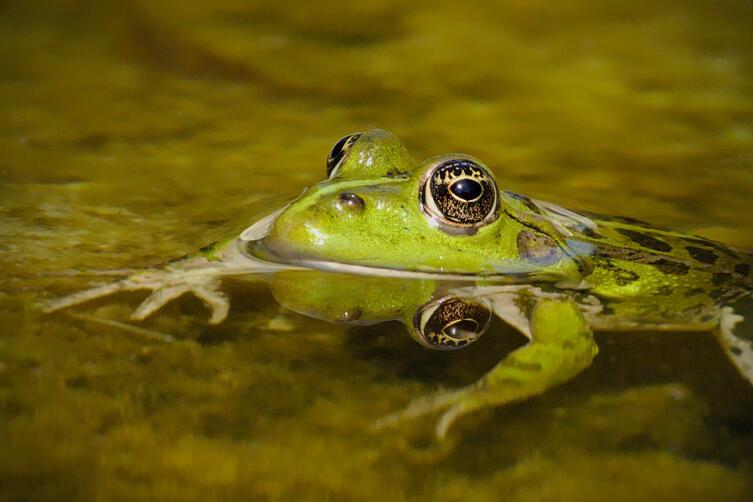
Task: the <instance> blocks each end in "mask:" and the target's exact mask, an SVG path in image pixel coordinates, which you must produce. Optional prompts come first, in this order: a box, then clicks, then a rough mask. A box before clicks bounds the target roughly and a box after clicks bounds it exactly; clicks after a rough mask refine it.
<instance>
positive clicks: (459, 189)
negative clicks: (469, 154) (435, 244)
mask: <svg viewBox="0 0 753 502" xmlns="http://www.w3.org/2000/svg"><path fill="white" fill-rule="evenodd" d="M419 199H420V203H421V208H422V209H423V211H424V213H426V215H427V216H429V218H431V219H432V221H433V222H434V223H436V224H437V226H439V228H441V229H442V230H444V231H446V232H448V233H466V234H472V233H475V232H476V230H477V229H478V228H479V227H482V226H484V225H487V224H489V223H491V222H492V221H494V220H496V219H497V216H498V193H497V184H496V183H495V182H494V178H493V177H492V175H491V173H489V171H487V170H486V168H484V167H483V166H481V165H480V164H478V163H477V162H474V161H473V160H470V159H451V160H446V161H443V162H441V163H439V164H438V165H436V166H433V167H432V168H431V169H430V170H429V171H428V172H427V173H426V175H425V176H424V182H423V184H422V186H421V192H420V196H419Z"/></svg>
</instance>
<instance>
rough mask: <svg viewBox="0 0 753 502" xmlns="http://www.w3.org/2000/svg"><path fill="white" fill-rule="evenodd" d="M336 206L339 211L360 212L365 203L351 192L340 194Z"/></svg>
mask: <svg viewBox="0 0 753 502" xmlns="http://www.w3.org/2000/svg"><path fill="white" fill-rule="evenodd" d="M337 206H338V207H339V208H340V209H348V210H351V211H358V212H360V211H363V209H364V207H366V203H365V202H364V201H363V199H362V198H361V197H359V196H358V195H356V194H354V193H353V192H342V193H341V194H340V195H339V196H338V198H337Z"/></svg>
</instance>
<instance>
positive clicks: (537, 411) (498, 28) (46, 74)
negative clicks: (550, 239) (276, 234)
mask: <svg viewBox="0 0 753 502" xmlns="http://www.w3.org/2000/svg"><path fill="white" fill-rule="evenodd" d="M751 26H753V3H751V2H743V1H732V0H720V1H717V2H702V1H697V0H688V1H682V2H681V1H669V0H652V1H643V0H638V1H632V2H614V1H597V0H574V1H570V2H564V3H563V2H546V1H539V0H526V1H522V0H507V1H502V2H483V1H464V2H455V1H449V0H447V1H442V0H440V1H430V2H429V1H422V0H417V1H413V2H398V1H394V0H379V1H363V2H335V1H322V0H316V1H312V2H295V1H289V0H281V1H276V2H261V1H258V2H254V1H241V0H235V1H215V2H209V1H196V0H188V1H183V2H180V3H179V4H178V3H175V2H168V1H164V0H152V1H146V0H143V1H139V0H120V1H90V0H79V1H76V0H45V1H41V0H23V1H20V0H19V1H13V0H3V1H0V107H1V109H2V113H0V152H1V156H0V326H2V328H0V445H2V447H0V498H3V497H6V498H9V499H23V500H32V499H49V498H56V499H61V498H62V499H73V498H83V499H87V500H114V499H119V498H122V499H133V498H143V497H154V498H160V499H165V498H169V499H185V500H193V499H202V500H207V499H215V498H227V497H230V498H232V497H237V498H244V499H245V498H250V497H259V498H280V497H283V498H285V497H293V496H304V497H309V498H313V499H322V498H332V499H349V498H368V497H373V496H374V495H375V494H380V495H382V496H387V495H390V496H391V497H393V498H395V499H407V498H411V499H412V498H415V497H424V498H434V499H441V500H460V499H465V498H473V499H488V500H498V499H499V497H500V495H502V494H504V496H505V498H509V499H511V500H560V499H562V498H564V497H565V496H569V497H571V498H572V497H574V496H576V495H577V496H578V498H580V499H594V500H597V499H603V497H605V496H607V495H609V496H610V497H611V498H614V499H616V500H623V499H624V500H630V499H632V498H634V497H637V496H644V497H649V496H651V497H653V498H658V499H670V498H673V497H678V498H684V499H692V498H694V497H704V498H706V499H708V500H735V499H739V500H744V499H747V500H750V498H751V497H753V495H751V494H753V487H751V481H750V480H751V479H752V477H751V469H752V468H753V467H752V465H753V464H752V462H751V456H750V455H751V454H750V452H751V451H753V435H752V434H751V430H753V427H752V424H753V404H752V403H753V396H752V395H751V390H750V389H749V388H748V387H745V386H744V385H743V384H742V383H740V382H738V380H736V379H737V377H736V376H735V375H734V370H733V369H730V368H728V367H727V365H726V362H725V361H724V359H723V356H722V355H721V354H720V353H719V351H718V349H717V348H716V346H715V342H714V340H713V339H711V337H704V336H701V335H692V336H691V335H688V336H685V337H674V335H672V336H666V335H658V334H655V335H647V336H645V337H642V338H635V339H632V338H631V339H628V341H625V340H624V339H621V338H614V339H612V338H605V339H603V340H601V342H600V343H602V347H603V348H602V355H601V356H600V359H599V361H600V362H598V363H597V364H596V365H595V367H594V368H592V370H589V373H588V374H587V375H585V376H584V378H583V379H582V380H581V381H580V383H575V384H574V385H571V386H568V387H567V388H566V390H565V391H563V392H562V393H559V394H557V395H555V396H548V397H545V398H543V399H542V400H539V401H537V402H534V403H526V404H524V405H521V406H519V407H517V408H513V409H512V410H501V411H495V412H490V413H487V414H486V415H485V416H483V417H481V418H473V419H469V421H468V422H467V424H468V425H465V423H464V425H463V426H460V427H459V429H460V430H461V432H459V433H458V434H457V436H456V441H455V443H453V444H452V445H450V446H447V445H445V446H437V445H435V444H433V443H431V441H429V440H428V439H427V440H426V441H425V442H424V443H419V444H415V442H411V441H408V440H406V439H405V438H404V437H403V434H402V431H397V432H396V431H392V432H391V433H389V434H380V435H377V434H374V433H372V432H370V429H369V427H370V424H371V423H372V421H373V419H374V418H375V417H376V416H380V415H382V414H384V413H387V412H389V411H392V410H394V409H396V408H399V407H400V406H402V405H404V404H405V403H406V402H407V401H408V400H409V399H410V397H412V396H414V395H418V394H422V393H425V392H429V391H431V390H434V389H436V387H437V385H438V384H443V385H446V386H456V385H458V384H461V383H467V382H471V381H474V380H475V379H476V378H477V377H478V375H480V374H481V373H482V372H483V369H484V368H486V367H489V366H490V365H493V364H494V362H495V360H498V359H499V357H498V355H497V354H496V352H495V351H496V350H503V349H505V343H506V342H495V341H489V342H484V343H486V345H483V346H482V345H479V347H481V348H479V349H475V348H474V350H469V351H467V352H468V353H469V355H463V356H454V358H451V357H450V356H447V355H446V354H445V355H443V354H439V355H437V354H429V355H427V354H426V353H425V352H422V349H421V348H420V347H417V346H416V347H414V346H413V345H415V344H413V343H412V342H411V341H410V340H407V337H406V336H405V335H404V334H403V333H402V332H401V331H400V329H399V326H398V327H397V328H396V327H395V326H387V327H385V328H373V329H371V330H366V331H367V333H360V332H357V333H355V334H354V333H353V331H352V330H351V331H346V330H345V328H344V327H333V326H330V325H326V324H324V323H319V322H315V321H310V320H306V319H304V318H302V317H300V316H294V315H292V314H290V313H285V312H283V311H281V310H280V309H279V308H278V307H277V306H276V304H275V303H274V301H273V300H272V299H271V297H269V295H268V293H267V292H266V291H265V290H264V289H263V288H261V287H259V288H257V289H252V291H251V292H248V291H246V292H245V293H244V294H243V295H240V296H242V298H241V299H240V300H236V301H235V306H236V307H237V310H238V311H239V312H237V313H236V314H235V317H232V318H231V319H230V320H229V321H228V323H226V324H224V325H223V326H221V327H217V328H209V327H207V325H206V324H205V323H204V314H205V312H204V311H203V310H202V307H201V305H200V303H198V302H194V301H193V300H191V299H187V300H186V301H184V302H180V303H179V304H177V305H174V306H171V307H169V308H168V309H167V310H166V313H165V314H163V315H162V316H158V317H157V318H156V319H154V320H151V321H149V322H148V323H145V325H144V326H146V328H147V329H152V330H155V331H159V332H168V333H171V334H172V335H174V336H175V337H176V339H177V340H178V341H177V342H175V343H173V344H159V343H155V342H153V341H147V340H144V339H142V338H140V337H139V336H137V335H134V334H133V333H131V334H130V335H126V334H124V333H123V332H121V331H120V330H118V329H117V328H112V327H107V326H103V325H102V324H97V323H91V322H89V323H87V322H84V321H81V320H72V319H70V318H66V317H65V316H58V317H50V316H43V315H41V314H40V313H39V311H38V304H39V302H40V301H41V300H43V299H44V298H50V297H53V296H59V295H61V294H64V293H66V292H70V291H73V290H76V289H81V288H83V287H85V286H87V285H88V284H89V283H90V282H89V279H87V278H82V277H74V276H71V275H70V274H68V275H64V276H62V277H57V276H55V277H53V276H52V275H51V274H59V273H66V272H69V271H71V270H92V269H112V268H125V267H129V268H140V267H147V266H150V265H155V264H158V263H160V262H163V261H164V260H166V259H170V258H174V257H177V256H181V255H185V254H190V253H192V252H194V251H195V250H196V249H197V248H198V247H199V246H201V245H203V244H206V243H207V242H210V241H212V240H213V239H215V238H217V237H218V236H221V235H223V233H225V232H227V231H228V229H232V228H237V227H238V226H239V225H240V226H243V225H244V224H246V223H248V222H249V221H253V219H254V218H255V217H256V216H258V215H260V214H263V213H265V212H268V211H269V210H271V209H273V208H275V207H278V206H279V205H280V204H281V203H283V202H284V201H286V200H289V199H290V198H291V197H294V196H295V195H297V194H298V193H299V192H300V191H301V190H302V189H303V188H304V187H305V186H307V185H309V184H311V183H315V182H317V181H319V180H321V179H323V178H324V161H325V158H326V156H327V153H328V151H329V149H330V147H331V145H332V144H333V143H334V142H335V141H336V140H337V139H338V138H340V137H341V136H343V135H345V134H347V133H350V132H354V131H359V130H364V129H367V128H371V127H381V128H384V129H388V130H390V131H392V132H393V133H395V134H397V135H398V136H399V137H401V138H402V139H403V141H404V143H405V144H406V146H407V147H408V149H409V150H410V151H411V152H412V153H413V155H414V156H415V157H416V158H423V157H428V156H431V155H436V154H441V153H447V152H453V151H458V152H465V153H469V154H472V155H475V156H476V157H479V158H481V159H482V160H484V161H485V162H486V163H487V164H488V165H489V166H491V167H492V168H493V169H494V171H495V173H496V175H497V179H498V181H499V185H500V186H501V187H502V188H504V189H509V190H514V191H517V192H521V193H525V194H528V195H530V196H533V197H536V198H541V199H546V200H550V201H553V202H556V203H559V204H563V205H565V206H568V207H573V208H576V209H585V210H591V211H597V212H603V213H614V214H623V215H627V216H631V217H635V218H640V219H645V220H649V221H652V222H655V223H658V224H661V225H664V226H670V227H674V228H678V229H681V230H686V231H690V232H694V233H698V234H701V235H704V236H707V237H711V238H714V239H718V240H722V241H725V242H728V243H730V244H733V245H738V246H748V247H753V232H751V229H752V226H751V217H750V216H751V212H752V211H753V198H751V193H753V78H751V77H753V49H752V47H753V30H751ZM137 298H139V295H133V296H128V295H126V296H124V297H123V301H121V302H120V303H112V302H111V303H107V302H102V303H99V304H97V305H95V307H93V308H92V309H90V311H91V312H93V313H94V314H96V316H98V317H100V318H112V319H120V320H123V321H125V320H127V316H128V313H129V312H130V310H132V308H133V306H134V305H135V304H136V302H137ZM234 308H235V307H234ZM678 347H681V348H680V349H678ZM464 352H465V351H464ZM669 352H671V353H673V354H675V356H674V357H675V359H674V360H673V358H670V357H667V354H668V353H669ZM487 353H489V354H491V355H487V356H484V354H487ZM709 354H712V355H709ZM670 363H672V364H670ZM678 367H681V368H683V370H678ZM693 368H695V372H694V369H693ZM698 368H701V369H702V370H703V371H700V372H699V371H698ZM668 382H670V383H668ZM729 382H733V383H732V384H730V383H729ZM641 385H642V387H639V389H640V390H635V386H641ZM667 385H669V387H667ZM720 389H721V390H720ZM270 396H274V400H271V398H270ZM594 396H596V397H594ZM678 396H680V397H678ZM636 403H641V405H640V406H636ZM646 403H649V404H650V405H647V404H646ZM636 409H638V411H636ZM421 427H423V428H424V429H430V428H431V427H430V424H428V423H423V424H418V425H417V426H416V430H418V429H420V428H421ZM424 439H426V438H424ZM657 473H660V475H657ZM621 497H622V498H621Z"/></svg>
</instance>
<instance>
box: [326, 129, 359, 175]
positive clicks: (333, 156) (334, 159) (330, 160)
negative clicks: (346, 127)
mask: <svg viewBox="0 0 753 502" xmlns="http://www.w3.org/2000/svg"><path fill="white" fill-rule="evenodd" d="M361 136H363V133H360V132H357V133H354V134H348V135H347V136H343V137H342V138H340V141H338V142H337V143H335V146H333V147H332V151H330V152H329V155H328V156H327V178H328V179H329V178H334V177H335V176H337V171H338V170H339V167H340V165H341V164H342V163H343V161H344V160H345V157H347V156H348V150H350V148H351V147H352V146H353V145H354V144H355V142H356V141H358V138H360V137H361Z"/></svg>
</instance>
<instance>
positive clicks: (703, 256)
mask: <svg viewBox="0 0 753 502" xmlns="http://www.w3.org/2000/svg"><path fill="white" fill-rule="evenodd" d="M685 249H687V250H688V253H690V256H692V257H693V258H694V259H695V260H698V261H699V262H701V263H706V264H708V265H713V264H714V263H716V260H718V259H719V257H718V256H717V255H716V253H714V252H713V251H711V250H710V249H704V248H699V247H696V246H687V247H686V248H685Z"/></svg>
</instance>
